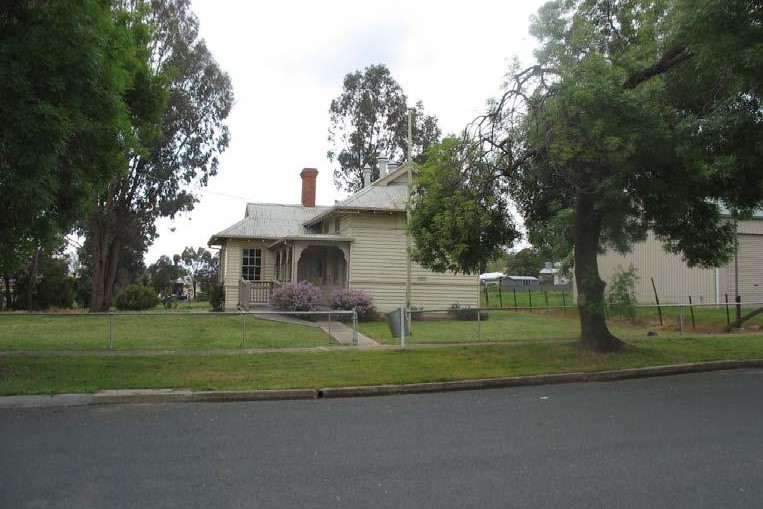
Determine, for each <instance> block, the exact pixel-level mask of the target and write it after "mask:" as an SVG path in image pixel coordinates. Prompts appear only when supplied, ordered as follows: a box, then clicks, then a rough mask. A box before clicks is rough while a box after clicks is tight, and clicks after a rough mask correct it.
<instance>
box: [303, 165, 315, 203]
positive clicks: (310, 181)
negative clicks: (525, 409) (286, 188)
mask: <svg viewBox="0 0 763 509" xmlns="http://www.w3.org/2000/svg"><path fill="white" fill-rule="evenodd" d="M299 176H300V177H302V206H303V207H315V178H316V177H317V176H318V170H316V169H315V168H303V169H302V173H300V174H299Z"/></svg>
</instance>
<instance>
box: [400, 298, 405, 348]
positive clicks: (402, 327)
mask: <svg viewBox="0 0 763 509" xmlns="http://www.w3.org/2000/svg"><path fill="white" fill-rule="evenodd" d="M400 348H405V306H400Z"/></svg>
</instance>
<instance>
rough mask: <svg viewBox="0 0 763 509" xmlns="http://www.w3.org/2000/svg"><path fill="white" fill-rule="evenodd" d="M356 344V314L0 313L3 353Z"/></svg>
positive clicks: (330, 312) (281, 312)
mask: <svg viewBox="0 0 763 509" xmlns="http://www.w3.org/2000/svg"><path fill="white" fill-rule="evenodd" d="M355 344H357V315H356V314H355V312H354V311H339V310H337V311H312V312H306V313H305V312H283V311H246V312H221V313H212V312H190V311H189V312H154V311H151V312H114V313H0V351H46V350H47V351H56V350H66V351H68V350H75V351H77V350H82V351H86V350H154V351H159V350H161V351H212V350H233V349H279V348H316V347H325V346H353V345H355Z"/></svg>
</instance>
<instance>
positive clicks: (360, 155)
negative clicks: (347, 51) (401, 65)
mask: <svg viewBox="0 0 763 509" xmlns="http://www.w3.org/2000/svg"><path fill="white" fill-rule="evenodd" d="M412 110H413V114H412V116H413V119H412V138H413V147H412V153H413V157H414V159H418V161H419V162H420V161H421V155H422V153H423V152H424V151H425V150H426V149H427V148H428V147H430V146H431V145H432V144H434V143H435V142H437V140H438V139H439V138H440V128H439V127H438V126H437V117H434V116H430V115H427V114H426V113H425V112H424V104H423V103H422V102H421V101H419V102H417V103H416V106H415V107H413V108H412ZM407 112H408V98H407V97H406V95H405V94H404V93H403V89H402V88H401V87H400V85H399V84H398V83H397V81H395V79H394V78H393V77H392V74H391V73H390V71H389V69H388V68H387V66H386V65H384V64H379V65H371V66H369V67H366V68H365V69H364V70H363V71H362V72H361V71H355V72H353V73H350V74H347V75H346V76H345V77H344V86H343V88H342V94H341V95H340V96H339V97H337V98H336V99H334V100H333V101H331V107H330V108H329V113H330V115H331V117H330V118H331V125H330V127H329V143H330V144H331V149H330V150H329V151H328V153H327V156H328V159H329V161H336V162H337V163H338V164H339V167H338V168H337V169H335V170H334V183H335V184H336V186H337V188H338V189H344V190H347V191H357V190H359V189H360V188H362V187H363V173H362V172H363V168H364V167H365V166H366V165H368V166H369V167H370V168H372V169H373V171H372V176H371V180H372V181H374V180H377V179H378V178H379V168H378V166H377V162H376V159H377V157H379V156H383V157H386V158H388V159H389V160H390V161H394V160H402V159H403V158H404V157H405V156H406V154H407V150H408V141H407V136H408V135H407V133H408V117H407V115H408V113H407Z"/></svg>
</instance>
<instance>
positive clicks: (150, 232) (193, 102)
mask: <svg viewBox="0 0 763 509" xmlns="http://www.w3.org/2000/svg"><path fill="white" fill-rule="evenodd" d="M120 4H121V5H122V7H123V9H124V10H126V11H127V12H130V13H133V14H134V15H135V16H139V17H140V21H141V23H144V24H146V25H147V26H149V27H150V28H151V31H150V33H149V34H148V38H147V40H146V41H145V44H146V48H147V54H146V63H147V66H148V67H147V69H148V70H147V72H145V73H143V74H142V75H141V76H140V77H141V79H140V80H136V86H134V87H133V88H132V89H131V90H130V93H129V94H127V96H126V99H127V104H128V107H129V110H130V114H131V124H132V127H133V133H134V135H135V143H133V144H132V145H131V146H130V147H128V148H127V150H126V151H125V155H126V157H127V161H128V162H127V164H126V167H125V174H124V177H123V178H120V179H118V180H116V181H114V182H112V183H111V185H110V186H109V188H108V189H107V190H106V192H104V193H101V194H100V195H99V197H98V200H97V203H96V207H95V210H94V212H93V213H92V214H91V215H90V217H89V219H88V221H87V222H86V223H85V224H84V225H83V231H84V233H85V235H86V236H87V237H88V238H90V239H92V242H91V243H90V244H89V245H90V246H91V249H92V258H91V259H92V261H93V264H94V265H93V267H92V275H93V276H92V277H93V300H92V303H91V308H92V309H96V310H103V309H108V307H109V304H110V299H111V295H112V293H113V288H114V282H115V278H116V273H117V269H118V266H119V257H120V253H121V252H122V246H123V245H124V244H125V243H129V244H130V245H131V246H137V247H138V249H140V250H142V251H145V249H146V247H147V246H148V245H149V244H150V243H151V242H152V241H153V240H154V238H155V237H156V234H157V233H156V220H157V219H158V218H160V217H174V216H175V215H176V214H178V213H181V212H184V211H188V210H191V209H192V208H193V204H194V202H195V197H194V195H193V194H192V192H191V191H190V189H189V188H190V186H191V185H199V186H204V185H206V184H207V182H208V179H209V178H210V177H211V176H214V175H215V174H216V173H217V168H218V160H217V156H218V155H219V154H220V153H221V152H222V151H223V150H225V149H226V148H227V146H228V139H229V137H228V127H227V125H226V124H225V120H226V118H227V116H228V114H229V113H230V109H231V107H232V104H233V91H232V88H231V82H230V79H229V77H228V75H227V74H225V73H224V72H223V71H222V70H221V69H220V68H219V66H218V65H217V63H216V62H215V60H214V58H213V57H212V55H211V53H210V52H209V50H208V49H207V47H206V44H205V43H204V40H203V39H202V38H201V37H200V36H199V23H198V19H197V18H196V16H195V15H194V14H193V12H192V10H191V5H190V0H152V1H150V2H144V1H142V0H122V1H121V2H120Z"/></svg>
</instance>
